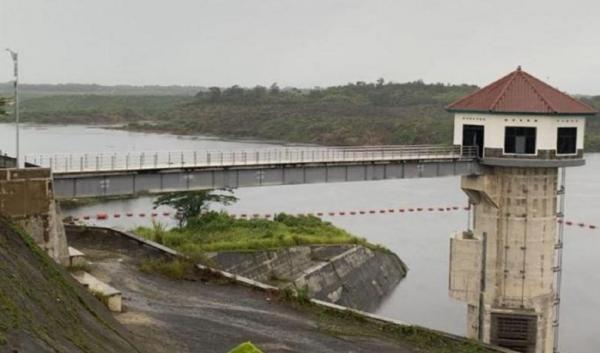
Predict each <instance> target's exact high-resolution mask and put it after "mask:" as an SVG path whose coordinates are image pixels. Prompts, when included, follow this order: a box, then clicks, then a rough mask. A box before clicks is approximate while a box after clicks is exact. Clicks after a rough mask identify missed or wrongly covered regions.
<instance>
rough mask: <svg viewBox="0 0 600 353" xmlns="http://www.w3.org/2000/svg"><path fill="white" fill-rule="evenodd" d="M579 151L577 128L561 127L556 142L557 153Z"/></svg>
mask: <svg viewBox="0 0 600 353" xmlns="http://www.w3.org/2000/svg"><path fill="white" fill-rule="evenodd" d="M574 153H577V128H576V127H559V128H558V139H557V142H556V154H574Z"/></svg>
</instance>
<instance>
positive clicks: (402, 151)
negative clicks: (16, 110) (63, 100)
mask: <svg viewBox="0 0 600 353" xmlns="http://www.w3.org/2000/svg"><path fill="white" fill-rule="evenodd" d="M476 157H477V148H476V147H467V146H437V145H415V146H393V145H392V146H360V147H280V148H260V149H252V150H232V151H193V150H187V151H154V152H128V153H117V152H115V153H69V154H37V155H26V156H25V162H26V163H30V164H33V165H36V166H40V167H45V168H51V169H52V170H53V172H54V173H82V172H106V171H132V170H151V169H166V168H201V167H241V166H260V165H285V164H311V163H320V164H323V163H338V164H339V163H364V162H386V161H387V162H393V161H402V160H447V159H474V158H476Z"/></svg>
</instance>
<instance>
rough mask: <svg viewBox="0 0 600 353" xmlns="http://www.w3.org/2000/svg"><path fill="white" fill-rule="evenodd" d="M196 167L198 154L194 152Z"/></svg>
mask: <svg viewBox="0 0 600 353" xmlns="http://www.w3.org/2000/svg"><path fill="white" fill-rule="evenodd" d="M197 165H198V154H197V153H196V151H194V166H197Z"/></svg>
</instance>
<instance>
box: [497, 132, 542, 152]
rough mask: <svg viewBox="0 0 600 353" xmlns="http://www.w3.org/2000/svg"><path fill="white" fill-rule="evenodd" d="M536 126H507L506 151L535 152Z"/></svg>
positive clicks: (505, 133) (505, 136)
mask: <svg viewBox="0 0 600 353" xmlns="http://www.w3.org/2000/svg"><path fill="white" fill-rule="evenodd" d="M535 135H536V129H535V128H534V127H512V126H507V127H506V130H505V131H504V153H513V154H535Z"/></svg>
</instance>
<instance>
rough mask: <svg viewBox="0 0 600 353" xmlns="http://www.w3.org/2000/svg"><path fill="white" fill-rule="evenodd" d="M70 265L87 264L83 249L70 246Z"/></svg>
mask: <svg viewBox="0 0 600 353" xmlns="http://www.w3.org/2000/svg"><path fill="white" fill-rule="evenodd" d="M68 250H69V266H80V265H85V263H86V261H85V254H84V253H82V252H81V251H79V250H77V249H75V248H74V247H71V246H69V248H68Z"/></svg>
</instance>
